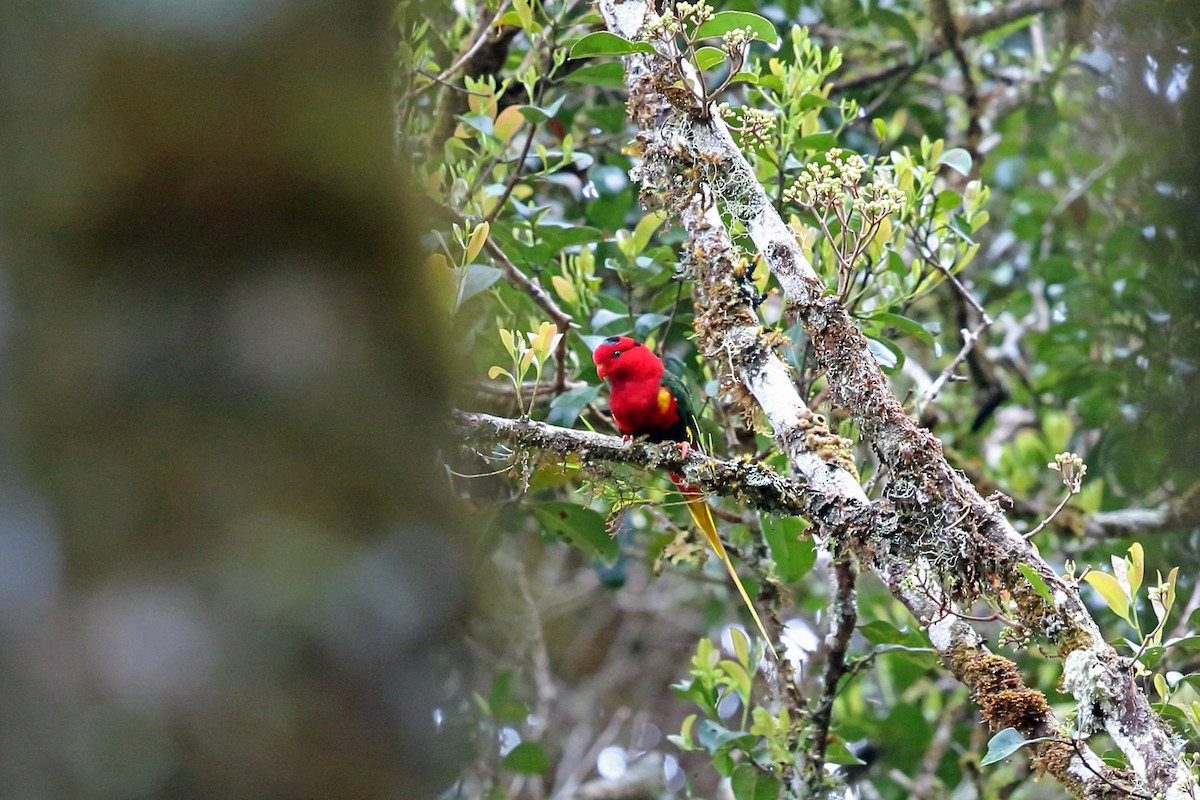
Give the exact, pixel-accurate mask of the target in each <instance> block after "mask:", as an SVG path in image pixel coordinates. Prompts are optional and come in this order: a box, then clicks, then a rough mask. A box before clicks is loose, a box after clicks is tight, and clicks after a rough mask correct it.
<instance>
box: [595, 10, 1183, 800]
mask: <svg viewBox="0 0 1200 800" xmlns="http://www.w3.org/2000/svg"><path fill="white" fill-rule="evenodd" d="M600 8H601V12H602V14H603V16H604V18H605V22H606V24H607V25H608V27H609V29H610V30H611V31H613V32H614V33H617V34H619V35H621V36H624V37H625V38H627V39H631V40H636V39H638V38H640V37H641V34H642V30H643V27H644V25H645V22H646V20H647V19H648V18H650V17H651V16H652V14H653V12H652V9H651V8H650V7H649V6H648V4H647V3H646V2H645V0H625V2H622V3H617V2H615V0H602V1H601V3H600ZM654 44H655V47H656V48H658V49H659V51H660V52H661V53H662V55H661V56H649V55H635V56H629V57H626V59H625V63H626V82H627V86H628V87H629V90H630V103H629V106H630V112H631V114H632V116H633V117H634V119H635V121H637V123H638V125H639V128H640V132H639V135H638V138H639V141H640V142H641V144H642V148H643V154H644V163H643V164H642V166H641V169H640V172H641V175H640V177H641V179H642V184H643V199H644V200H647V201H650V202H654V203H656V204H658V205H660V206H665V207H667V209H668V210H669V211H671V212H672V213H674V214H676V215H678V216H679V218H680V220H681V222H682V223H683V226H684V228H685V229H686V230H687V232H688V234H689V237H690V239H689V243H688V250H687V255H686V257H685V260H686V261H688V262H691V263H692V264H693V265H694V266H695V267H696V270H697V273H698V275H699V277H700V282H701V294H702V300H703V302H704V304H705V306H706V308H705V310H704V312H703V313H702V314H701V315H699V317H698V320H697V328H698V333H699V334H700V344H701V347H702V348H703V349H704V350H705V351H706V353H707V354H708V355H710V356H711V357H718V358H721V359H723V360H724V361H725V362H727V364H728V366H729V369H730V372H731V373H732V375H733V376H735V378H736V380H737V382H738V383H739V384H740V385H741V386H743V387H744V388H745V390H746V391H748V393H749V395H751V396H752V397H753V400H754V401H755V402H756V403H757V405H758V407H760V408H761V409H762V411H763V412H764V413H765V414H766V416H767V418H768V419H769V420H770V422H771V424H772V426H773V427H774V429H775V435H776V439H777V441H779V443H780V445H781V446H782V447H783V448H784V450H785V451H786V452H787V454H788V456H789V458H790V459H791V461H792V464H793V466H794V467H795V468H796V470H797V471H798V472H799V473H800V474H801V475H804V476H805V477H806V478H807V479H808V480H809V483H810V484H811V485H816V484H817V482H818V481H820V482H821V486H820V491H821V492H822V493H826V494H832V495H836V496H842V497H846V498H853V499H855V500H858V499H859V498H861V497H862V490H861V488H860V487H859V486H858V484H857V481H856V480H853V475H852V473H851V472H850V470H849V469H847V468H846V467H848V466H852V465H851V464H849V463H848V462H849V457H848V454H847V453H846V452H845V448H844V446H843V444H842V443H841V442H840V441H839V440H838V439H837V438H836V437H834V438H828V437H826V436H825V435H824V434H825V433H827V430H826V431H817V432H816V435H814V431H813V430H812V428H813V422H814V418H813V415H812V414H811V412H810V411H809V410H808V409H807V407H806V406H805V405H804V404H803V403H802V402H801V401H800V398H799V396H798V394H797V393H796V390H795V386H794V384H793V383H792V381H791V375H790V371H789V370H788V369H787V368H786V366H785V365H783V364H782V362H781V361H780V360H779V359H778V357H777V356H775V354H774V353H773V352H772V351H771V350H770V348H769V347H767V346H765V344H764V342H763V337H762V336H761V334H760V329H759V328H758V326H757V319H756V317H755V316H754V315H753V313H751V312H750V311H749V310H747V309H746V307H745V303H744V302H743V301H742V299H741V288H740V286H739V285H738V284H737V282H736V279H735V278H734V277H733V276H734V275H735V274H736V272H737V270H736V269H735V265H736V263H737V260H738V259H737V253H736V251H735V249H734V247H733V245H732V242H731V240H730V238H729V234H728V231H727V230H726V229H725V226H724V224H723V222H722V220H721V218H720V215H719V214H718V213H717V212H716V209H715V207H714V200H715V201H716V202H720V203H723V204H724V206H725V208H726V209H727V210H728V211H729V212H730V213H731V214H732V215H733V216H734V217H735V218H737V219H738V221H740V222H741V223H742V224H743V225H744V226H745V227H746V230H747V233H748V234H749V235H750V238H751V239H752V241H753V242H754V245H755V247H756V248H757V249H758V250H759V252H760V253H761V254H762V255H763V257H764V260H765V261H766V263H767V264H768V266H769V267H770V269H771V271H772V272H773V273H774V274H775V276H776V278H777V279H778V281H779V283H780V285H781V287H782V288H783V290H784V292H785V293H786V294H787V295H788V297H789V299H790V300H791V301H792V303H793V305H794V308H795V309H796V311H797V313H798V315H799V317H800V319H801V320H802V321H803V323H804V326H805V328H806V330H807V332H808V334H809V336H810V337H811V340H812V342H813V346H814V348H815V352H816V354H817V358H818V360H819V364H820V366H821V367H822V369H823V370H824V372H825V374H826V377H827V379H828V381H829V384H830V388H831V394H832V397H833V399H834V400H835V402H836V403H837V404H838V405H839V406H841V407H843V408H845V409H847V410H848V411H849V412H850V414H851V416H852V417H853V419H854V421H855V422H856V423H858V426H859V428H860V430H861V432H862V435H863V438H864V440H865V441H867V442H868V443H869V444H870V445H871V446H872V448H873V449H874V450H875V452H876V453H877V454H878V456H879V457H880V459H881V460H882V461H883V462H884V463H885V464H887V466H888V468H889V470H890V472H891V474H892V476H893V477H892V479H891V481H890V483H889V487H888V492H889V497H890V499H891V500H892V502H893V505H894V507H895V510H896V511H897V512H898V515H899V519H900V523H899V524H900V526H902V529H903V531H904V534H903V535H899V536H887V535H880V534H881V532H879V531H874V532H870V533H868V534H867V535H866V536H865V537H864V538H858V537H856V536H851V537H850V538H849V540H848V543H849V544H850V545H851V546H852V547H854V548H855V550H856V552H857V553H858V554H859V555H860V557H862V558H863V560H864V563H866V564H867V565H868V566H869V567H870V568H871V569H872V570H873V571H875V572H876V574H878V575H880V576H881V577H883V578H884V579H885V580H884V582H885V583H887V584H888V585H889V588H891V589H892V591H893V594H895V595H896V596H897V597H898V598H899V599H901V601H902V602H904V603H905V605H907V606H908V607H909V608H910V610H912V611H913V613H914V614H915V615H916V616H917V618H918V619H920V620H922V622H923V623H925V624H927V625H929V626H930V631H931V635H932V633H934V632H935V631H936V632H937V633H938V638H939V639H940V640H941V644H940V645H939V646H938V650H939V652H940V653H941V654H942V657H943V660H944V661H946V662H947V663H948V664H949V665H950V666H951V669H952V670H954V672H955V674H956V675H957V676H959V677H960V679H962V680H964V682H966V683H967V684H968V685H972V676H974V675H975V672H974V671H973V670H971V669H970V668H969V664H973V663H975V662H976V660H977V659H976V658H975V656H974V655H972V656H971V657H970V658H968V657H966V656H965V655H962V653H963V652H970V653H972V654H977V653H978V652H979V637H978V635H977V634H975V633H974V631H973V630H972V629H971V628H970V627H969V626H967V625H966V624H965V623H964V622H963V621H962V619H961V618H959V617H957V616H956V615H955V612H954V607H953V604H952V603H951V602H950V598H949V597H947V596H946V594H945V593H944V592H943V588H944V587H948V588H949V590H950V592H951V595H952V596H956V597H959V598H961V599H963V600H966V601H970V600H972V599H974V598H975V597H978V596H979V595H981V594H986V593H994V592H995V590H996V589H1003V590H1004V591H1005V592H1006V593H1007V596H1008V597H1010V598H1012V599H1013V601H1014V606H1015V609H1014V613H1016V614H1017V615H1018V617H1019V619H1020V620H1021V622H1022V623H1024V624H1025V625H1026V626H1027V627H1028V628H1029V629H1030V630H1033V631H1036V632H1038V633H1040V634H1042V635H1044V636H1045V637H1046V638H1047V639H1048V640H1049V641H1051V642H1052V643H1053V644H1054V645H1056V646H1057V647H1058V649H1059V653H1060V655H1061V656H1062V657H1063V659H1064V674H1063V685H1064V687H1065V688H1066V689H1067V690H1068V691H1069V692H1071V693H1072V694H1073V695H1074V696H1075V699H1076V701H1077V703H1078V708H1079V715H1078V724H1079V728H1080V730H1082V731H1084V732H1092V731H1096V730H1100V729H1103V730H1105V731H1106V732H1107V733H1108V734H1109V735H1110V736H1111V737H1112V739H1113V741H1114V742H1115V743H1116V744H1117V745H1118V746H1119V747H1120V749H1121V750H1122V751H1123V752H1124V754H1125V755H1126V757H1127V758H1128V760H1129V763H1130V765H1131V766H1132V767H1133V769H1134V771H1135V773H1136V774H1137V776H1138V778H1139V780H1140V781H1142V782H1144V784H1145V785H1146V786H1147V787H1149V788H1150V789H1151V790H1152V792H1157V793H1162V794H1163V795H1164V796H1166V797H1169V798H1174V797H1193V798H1194V797H1196V796H1197V793H1196V785H1195V782H1194V779H1193V778H1192V776H1191V774H1190V771H1189V770H1188V769H1187V767H1186V765H1185V764H1184V763H1183V762H1182V760H1181V759H1180V758H1179V757H1178V754H1177V753H1176V751H1175V748H1174V746H1173V744H1174V743H1173V740H1172V738H1171V736H1170V734H1169V733H1168V731H1167V729H1166V728H1165V726H1164V724H1163V723H1162V721H1161V720H1160V719H1159V718H1158V717H1157V716H1156V715H1155V714H1154V713H1153V711H1152V710H1151V709H1150V708H1149V704H1148V702H1147V700H1146V698H1145V695H1144V694H1142V693H1141V692H1140V691H1139V690H1138V689H1137V687H1136V686H1135V685H1134V683H1133V680H1132V675H1131V673H1130V670H1129V665H1128V664H1127V663H1126V662H1125V661H1123V660H1122V659H1120V658H1119V657H1118V656H1117V654H1116V653H1115V651H1113V649H1112V648H1111V647H1109V645H1108V644H1107V643H1106V642H1105V641H1104V639H1103V636H1102V635H1101V633H1100V631H1099V629H1098V627H1097V626H1096V624H1095V622H1094V621H1093V620H1092V618H1091V616H1090V614H1089V613H1088V611H1087V609H1086V608H1085V607H1084V605H1083V603H1082V601H1081V600H1080V598H1079V595H1078V592H1077V591H1076V590H1075V588H1074V587H1072V586H1070V585H1068V584H1067V583H1066V582H1064V581H1062V580H1061V579H1060V578H1059V577H1058V575H1057V574H1056V573H1055V572H1054V571H1053V570H1052V569H1051V568H1050V567H1049V566H1048V565H1047V564H1046V563H1045V562H1044V561H1043V560H1042V559H1041V558H1040V557H1039V556H1038V555H1037V554H1036V553H1035V552H1034V551H1033V550H1032V548H1031V547H1030V545H1029V543H1028V542H1026V541H1025V540H1024V539H1023V538H1021V536H1020V535H1019V534H1017V533H1016V531H1015V530H1014V529H1013V528H1012V526H1011V525H1010V524H1009V523H1008V521H1007V520H1006V519H1005V518H1004V517H1003V515H1002V514H1001V513H1000V512H999V510H998V509H997V508H996V507H995V506H994V505H992V504H991V503H989V502H987V501H985V500H984V499H983V498H982V497H981V496H980V495H979V493H978V492H977V491H976V490H975V488H974V486H972V485H971V483H970V482H969V481H967V480H966V479H965V478H964V477H963V476H962V475H961V474H960V473H958V472H957V471H955V470H954V469H953V468H951V467H950V465H949V464H948V463H947V462H946V459H945V458H944V456H943V454H942V449H941V443H940V442H939V441H938V440H937V439H936V438H935V437H934V436H933V435H932V434H931V433H929V431H927V430H925V429H923V428H921V427H920V426H919V425H917V423H916V422H915V421H913V420H912V419H910V418H909V417H908V416H907V415H906V414H905V412H904V409H903V407H902V405H901V404H900V402H899V400H898V399H897V398H896V397H895V395H894V394H893V393H892V392H891V389H890V388H889V386H888V384H887V381H886V379H885V378H884V376H883V373H882V371H881V370H880V368H879V365H878V363H877V362H876V361H875V359H874V357H873V356H872V355H871V353H870V350H869V349H868V347H867V342H866V339H865V337H863V335H862V334H861V333H860V332H859V331H858V330H857V328H856V327H855V326H854V324H853V321H852V320H851V318H850V315H849V313H848V312H847V310H846V308H845V307H844V306H843V305H842V304H841V303H840V302H839V301H838V300H837V299H836V298H834V297H830V296H827V295H826V294H825V289H824V286H823V285H822V283H821V281H820V280H819V278H818V277H817V275H816V273H815V272H814V270H813V268H812V265H811V264H809V262H808V261H807V259H806V258H805V257H804V255H803V253H802V252H801V250H800V248H799V246H798V245H797V243H796V241H795V238H794V237H793V236H792V234H791V232H790V231H789V230H788V228H787V226H786V225H785V224H784V222H783V220H782V219H781V218H780V216H779V214H778V212H777V211H776V210H775V208H774V206H773V205H772V204H771V203H770V202H769V200H768V198H767V196H766V193H765V191H764V190H763V188H762V186H761V184H760V183H759V182H758V180H757V177H756V176H755V174H754V172H753V170H752V169H751V167H750V165H749V164H748V163H747V162H746V160H745V158H744V157H743V156H742V154H741V152H740V151H739V150H738V148H737V147H736V145H735V144H734V142H733V140H732V138H731V136H730V134H729V131H728V129H727V128H726V127H725V125H724V123H723V122H721V120H720V118H719V115H716V114H713V113H707V114H705V115H704V116H703V118H701V117H700V116H693V115H690V114H688V113H687V112H686V111H681V110H679V109H676V108H675V107H673V106H672V105H671V104H670V103H668V102H667V100H666V98H664V97H663V96H662V94H663V93H662V92H661V90H660V89H659V87H661V86H670V85H672V84H674V83H675V81H676V80H679V79H683V78H685V77H686V76H679V75H675V74H672V72H671V70H672V69H673V67H672V64H675V63H678V59H675V58H672V55H673V52H672V48H673V44H672V43H671V42H669V41H657V42H655V43H654ZM685 84H686V81H685ZM689 161H690V163H689ZM700 163H703V164H705V165H709V171H708V173H707V174H708V175H710V176H712V178H711V179H709V180H706V181H705V182H703V183H702V185H696V184H697V182H696V179H695V177H694V176H693V175H694V172H695V170H694V167H695V165H697V164H700ZM713 165H715V167H713ZM805 423H807V424H805ZM891 532H894V530H893V531H891ZM1020 564H1025V565H1028V567H1029V568H1032V569H1033V570H1034V572H1036V573H1037V575H1038V577H1039V578H1040V579H1041V582H1042V583H1044V584H1045V585H1046V586H1047V587H1049V593H1048V594H1049V597H1050V598H1051V599H1050V601H1047V600H1045V599H1044V598H1043V597H1042V595H1041V593H1039V592H1038V591H1037V590H1035V588H1034V587H1033V585H1032V584H1030V583H1029V581H1028V580H1027V579H1026V578H1025V577H1024V575H1023V574H1022V572H1021V571H1020V570H1019V569H1018V565H1020ZM972 640H973V641H972ZM936 644H938V642H935V645H936ZM960 644H961V645H962V647H960V646H959V645H960ZM963 647H965V648H966V651H964V650H963V649H962V648H963ZM989 657H990V658H996V659H999V657H998V656H989ZM999 660H1000V661H1004V662H1005V663H1006V664H1007V663H1008V662H1007V661H1005V660H1004V659H999ZM1012 672H1013V673H1014V674H1013V675H1012V676H1009V677H1006V678H1005V680H1004V681H1002V682H1001V683H1010V682H1011V681H1013V680H1016V681H1017V682H1019V676H1018V675H1015V668H1014V669H1013V670H1012ZM994 683H995V682H992V683H989V682H988V681H983V682H982V685H983V686H984V688H985V689H986V688H988V687H989V686H993V685H994ZM1002 691H1008V690H1007V689H1004V690H1002ZM1034 694H1036V693H1034ZM1038 696H1039V697H1040V695H1038ZM1025 705H1026V709H1025V713H1024V714H1023V715H1021V714H1017V715H1005V714H1001V713H999V712H1000V709H999V708H992V709H991V711H992V712H994V713H991V714H990V715H989V709H988V708H987V707H985V715H986V716H989V722H991V721H993V720H995V719H998V718H1000V717H1003V716H1007V717H1008V718H1009V721H1011V722H1013V723H1014V725H1013V727H1017V728H1018V729H1020V730H1022V731H1023V732H1025V731H1027V730H1028V731H1033V730H1036V729H1038V728H1041V727H1043V726H1044V725H1047V724H1048V720H1050V719H1052V715H1050V714H1049V711H1048V709H1047V708H1044V699H1043V700H1042V702H1041V704H1038V703H1034V702H1032V701H1030V702H1029V703H1026V704H1025ZM1035 735H1045V734H1035ZM1079 759H1083V760H1082V761H1080V760H1079ZM1041 767H1042V768H1043V769H1045V770H1046V771H1048V772H1050V773H1051V774H1054V775H1055V777H1056V778H1057V779H1058V780H1059V781H1060V782H1062V783H1063V784H1064V785H1066V786H1068V787H1069V788H1071V790H1072V791H1073V792H1075V793H1076V794H1080V795H1081V796H1090V795H1091V794H1092V792H1093V790H1095V791H1096V792H1097V793H1100V792H1101V789H1102V787H1100V786H1099V785H1096V786H1093V785H1092V784H1091V783H1089V782H1088V781H1087V780H1086V779H1082V778H1079V776H1080V775H1082V774H1083V773H1085V772H1088V773H1091V774H1098V773H1097V772H1096V771H1095V770H1092V768H1091V763H1090V760H1088V759H1087V758H1086V757H1085V756H1075V757H1067V756H1066V755H1064V756H1063V757H1062V758H1057V759H1048V760H1047V759H1043V761H1042V763H1041ZM1077 778H1079V780H1076V779H1077Z"/></svg>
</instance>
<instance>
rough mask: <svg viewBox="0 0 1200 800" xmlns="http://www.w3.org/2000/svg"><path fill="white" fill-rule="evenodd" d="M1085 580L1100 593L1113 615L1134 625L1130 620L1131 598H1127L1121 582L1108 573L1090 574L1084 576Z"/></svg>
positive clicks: (1093, 572) (1094, 572)
mask: <svg viewBox="0 0 1200 800" xmlns="http://www.w3.org/2000/svg"><path fill="white" fill-rule="evenodd" d="M1083 579H1084V580H1085V581H1087V582H1088V583H1090V584H1091V585H1092V588H1093V589H1095V590H1096V591H1097V592H1099V593H1100V596H1101V597H1103V598H1104V602H1105V603H1107V604H1108V607H1109V608H1111V609H1112V611H1113V613H1114V614H1116V615H1117V616H1118V617H1120V618H1121V619H1123V620H1125V621H1126V622H1128V623H1129V624H1130V625H1133V622H1132V621H1131V620H1130V619H1129V598H1128V597H1126V596H1125V589H1124V588H1123V587H1122V586H1121V584H1120V582H1119V581H1118V580H1117V579H1116V578H1114V577H1113V576H1112V575H1109V574H1108V573H1107V572H1096V571H1094V570H1093V571H1092V572H1089V573H1088V574H1087V575H1084V576H1083Z"/></svg>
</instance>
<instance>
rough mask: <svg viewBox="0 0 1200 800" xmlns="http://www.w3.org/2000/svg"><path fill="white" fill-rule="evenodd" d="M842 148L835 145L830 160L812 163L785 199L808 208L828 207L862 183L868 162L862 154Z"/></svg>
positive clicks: (788, 191)
mask: <svg viewBox="0 0 1200 800" xmlns="http://www.w3.org/2000/svg"><path fill="white" fill-rule="evenodd" d="M844 153H845V151H843V150H842V148H840V147H834V148H831V149H830V150H829V151H828V152H827V153H826V154H825V159H826V163H824V164H815V163H812V162H810V163H808V164H805V165H804V169H803V170H801V171H800V174H799V175H798V176H797V177H796V181H795V183H793V184H792V185H791V186H789V187H788V188H787V190H786V191H785V192H784V199H785V200H790V201H791V202H793V203H795V204H796V205H799V206H804V207H806V208H828V207H829V206H832V205H833V204H834V203H837V202H840V201H841V199H842V198H843V197H844V196H845V195H846V194H847V193H849V192H851V191H852V190H854V188H855V187H857V186H858V182H859V181H860V180H862V176H863V173H864V172H866V171H867V162H865V161H864V160H863V157H862V156H860V155H859V154H858V153H851V154H850V155H848V156H847V155H844Z"/></svg>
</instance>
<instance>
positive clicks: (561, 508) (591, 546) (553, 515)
mask: <svg viewBox="0 0 1200 800" xmlns="http://www.w3.org/2000/svg"><path fill="white" fill-rule="evenodd" d="M534 512H535V513H536V514H537V518H538V520H539V521H540V522H541V523H542V528H543V529H545V530H547V531H549V532H551V533H555V534H558V535H559V536H562V537H563V538H564V539H566V540H567V541H568V542H570V543H571V544H572V545H574V546H575V547H578V548H579V549H580V550H582V551H584V552H585V553H587V554H588V556H589V557H591V558H596V559H599V560H600V561H602V562H603V563H605V564H607V565H609V566H612V565H613V564H614V563H616V560H617V556H618V555H620V547H619V546H618V544H617V540H616V539H614V538H613V537H611V536H609V535H608V526H607V525H605V524H604V517H602V516H600V515H599V514H598V513H596V512H595V511H593V510H592V509H590V508H584V507H583V506H577V505H575V504H574V503H561V502H546V503H539V504H538V505H537V506H536V507H535V508H534Z"/></svg>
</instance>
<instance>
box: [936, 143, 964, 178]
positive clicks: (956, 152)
mask: <svg viewBox="0 0 1200 800" xmlns="http://www.w3.org/2000/svg"><path fill="white" fill-rule="evenodd" d="M937 163H938V165H939V166H946V167H949V168H950V169H952V170H954V171H955V172H957V173H958V174H959V175H970V174H971V154H970V153H968V152H967V151H966V150H964V149H963V148H961V147H955V148H952V149H950V150H947V151H946V152H944V153H942V155H941V157H940V158H939V159H938V160H937Z"/></svg>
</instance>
